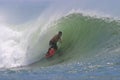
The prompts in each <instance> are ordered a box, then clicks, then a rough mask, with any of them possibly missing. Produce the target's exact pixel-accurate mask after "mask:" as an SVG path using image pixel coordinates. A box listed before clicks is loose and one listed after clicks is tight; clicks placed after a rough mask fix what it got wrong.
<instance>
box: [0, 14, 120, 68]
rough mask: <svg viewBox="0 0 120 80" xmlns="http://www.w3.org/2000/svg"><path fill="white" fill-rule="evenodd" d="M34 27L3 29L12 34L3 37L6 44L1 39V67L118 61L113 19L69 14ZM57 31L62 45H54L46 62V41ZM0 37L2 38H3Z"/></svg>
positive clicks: (116, 27)
mask: <svg viewBox="0 0 120 80" xmlns="http://www.w3.org/2000/svg"><path fill="white" fill-rule="evenodd" d="M38 25H40V24H37V25H35V26H36V27H34V28H33V27H27V28H22V29H21V31H19V30H18V29H17V30H15V31H14V29H10V30H9V29H8V28H5V29H3V30H5V31H6V30H7V31H6V32H9V33H11V34H13V35H12V36H11V35H8V34H7V35H8V37H5V38H4V39H5V40H6V42H5V41H4V39H3V40H1V43H0V44H2V43H3V44H2V46H0V47H1V50H0V51H1V55H2V57H1V61H0V63H1V64H2V66H1V67H7V68H9V67H17V66H23V65H28V64H32V63H34V64H32V66H50V65H54V64H59V63H62V64H66V63H71V62H73V63H74V62H84V61H87V63H90V62H95V63H98V62H99V63H100V61H101V62H102V63H104V62H113V61H116V60H118V59H119V57H118V56H119V55H120V54H119V48H120V40H119V39H120V36H119V35H120V25H119V21H117V20H113V19H111V18H96V17H90V16H83V14H81V13H72V14H69V15H67V16H62V17H61V18H60V19H58V20H57V21H55V22H54V23H53V25H49V24H47V23H46V24H45V25H40V26H38ZM41 26H42V27H41ZM58 31H62V32H63V37H62V39H63V42H62V44H58V46H59V50H58V52H57V53H56V55H55V56H54V57H52V58H51V60H50V61H48V60H46V59H44V55H45V53H46V52H47V49H48V43H49V40H50V38H51V37H52V36H54V35H55V34H56V33H57V32H58ZM6 32H5V33H6ZM14 34H16V35H14ZM0 36H2V38H3V35H0ZM4 43H6V45H5V44H4ZM60 53H62V55H61V56H59V54H60ZM113 53H114V54H113ZM8 54H9V55H8ZM18 55H19V56H18ZM7 61H9V62H7ZM36 61H38V62H37V63H36ZM8 64H9V65H8Z"/></svg>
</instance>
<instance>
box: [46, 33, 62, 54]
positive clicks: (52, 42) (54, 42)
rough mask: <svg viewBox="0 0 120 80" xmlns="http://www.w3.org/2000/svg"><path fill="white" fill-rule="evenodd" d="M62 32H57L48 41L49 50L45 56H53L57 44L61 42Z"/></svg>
mask: <svg viewBox="0 0 120 80" xmlns="http://www.w3.org/2000/svg"><path fill="white" fill-rule="evenodd" d="M61 37H62V32H61V31H59V32H58V34H56V35H55V36H54V37H52V39H51V40H50V41H49V46H50V48H49V49H48V52H47V56H53V55H54V53H55V52H56V50H57V49H58V46H57V42H58V41H59V42H61V43H62V40H61Z"/></svg>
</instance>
